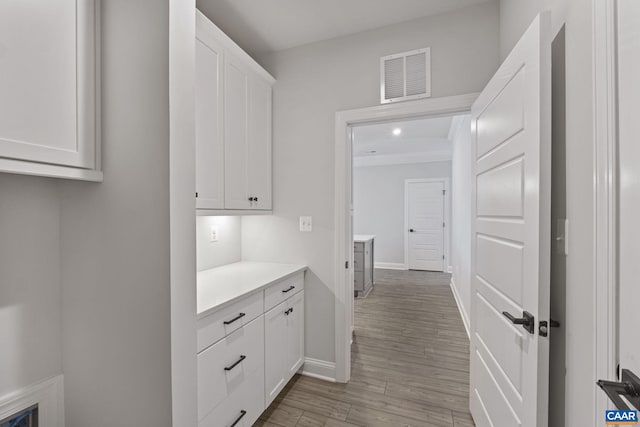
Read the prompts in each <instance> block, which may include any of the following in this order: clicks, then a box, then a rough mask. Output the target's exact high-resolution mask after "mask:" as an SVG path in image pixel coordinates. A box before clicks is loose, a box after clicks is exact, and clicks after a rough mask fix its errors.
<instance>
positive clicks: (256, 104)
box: [248, 74, 272, 210]
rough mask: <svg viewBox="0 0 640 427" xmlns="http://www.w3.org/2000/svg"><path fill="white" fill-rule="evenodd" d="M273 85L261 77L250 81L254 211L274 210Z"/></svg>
mask: <svg viewBox="0 0 640 427" xmlns="http://www.w3.org/2000/svg"><path fill="white" fill-rule="evenodd" d="M271 92H272V90H271V85H270V84H269V83H268V82H266V81H265V80H264V79H262V78H260V77H259V76H257V75H255V74H254V75H253V77H252V78H251V80H250V82H249V150H248V151H249V152H248V154H249V158H248V167H249V170H248V176H249V197H253V199H254V200H253V203H252V205H251V207H252V208H253V209H266V210H268V209H271Z"/></svg>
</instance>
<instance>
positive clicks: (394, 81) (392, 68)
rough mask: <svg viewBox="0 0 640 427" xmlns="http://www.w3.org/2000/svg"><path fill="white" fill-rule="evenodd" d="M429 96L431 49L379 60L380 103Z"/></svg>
mask: <svg viewBox="0 0 640 427" xmlns="http://www.w3.org/2000/svg"><path fill="white" fill-rule="evenodd" d="M429 96H431V48H428V47H427V48H424V49H418V50H412V51H409V52H403V53H397V54H395V55H389V56H383V57H382V58H380V102H381V103H382V104H387V103H389V102H397V101H408V100H410V99H418V98H427V97H429Z"/></svg>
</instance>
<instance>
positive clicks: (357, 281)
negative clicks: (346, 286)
mask: <svg viewBox="0 0 640 427" xmlns="http://www.w3.org/2000/svg"><path fill="white" fill-rule="evenodd" d="M353 279H354V284H353V287H354V289H355V290H356V291H364V273H363V272H362V271H359V272H356V274H355V275H354V276H353Z"/></svg>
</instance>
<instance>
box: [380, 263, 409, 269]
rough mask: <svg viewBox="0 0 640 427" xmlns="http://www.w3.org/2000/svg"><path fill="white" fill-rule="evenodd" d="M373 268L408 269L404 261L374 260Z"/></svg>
mask: <svg viewBox="0 0 640 427" xmlns="http://www.w3.org/2000/svg"><path fill="white" fill-rule="evenodd" d="M374 267H375V268H384V269H387V270H408V269H409V267H407V266H406V265H405V264H404V263H402V262H376V263H375V264H374Z"/></svg>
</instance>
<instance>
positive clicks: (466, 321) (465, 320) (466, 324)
mask: <svg viewBox="0 0 640 427" xmlns="http://www.w3.org/2000/svg"><path fill="white" fill-rule="evenodd" d="M449 286H451V292H453V298H454V299H455V300H456V305H457V306H458V311H459V312H460V317H462V323H463V324H464V330H465V331H467V337H468V338H469V339H471V335H470V333H469V317H468V316H467V313H466V311H465V310H464V306H463V305H462V299H461V298H460V294H458V289H456V284H455V282H454V281H453V277H451V282H449Z"/></svg>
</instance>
